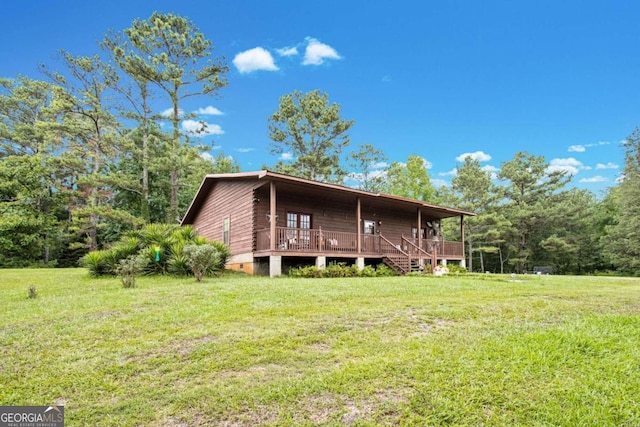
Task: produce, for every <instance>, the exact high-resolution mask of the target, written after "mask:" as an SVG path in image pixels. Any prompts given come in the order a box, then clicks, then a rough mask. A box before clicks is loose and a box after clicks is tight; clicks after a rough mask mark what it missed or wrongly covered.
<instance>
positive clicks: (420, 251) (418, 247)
mask: <svg viewBox="0 0 640 427" xmlns="http://www.w3.org/2000/svg"><path fill="white" fill-rule="evenodd" d="M401 239H402V241H403V242H406V243H408V244H409V245H410V246H411V247H413V248H415V249H417V250H418V252H419V253H422V254H423V255H425V256H427V257H429V258H431V254H430V253H429V252H427V251H425V250H424V249H422V248H421V247H420V246H418V245H416V244H415V243H413V242H412V241H411V240H409V239H407V238H406V237H404V234H403V235H402V236H401Z"/></svg>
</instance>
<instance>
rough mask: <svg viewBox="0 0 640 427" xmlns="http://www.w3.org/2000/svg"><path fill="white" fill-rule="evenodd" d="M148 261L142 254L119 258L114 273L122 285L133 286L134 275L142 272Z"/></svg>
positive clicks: (134, 285) (134, 284)
mask: <svg viewBox="0 0 640 427" xmlns="http://www.w3.org/2000/svg"><path fill="white" fill-rule="evenodd" d="M148 262H149V260H148V259H147V258H145V257H144V256H143V255H129V256H128V257H126V258H125V259H121V260H120V261H119V262H118V265H117V267H116V268H115V273H116V275H117V276H118V277H119V278H120V280H121V281H122V286H123V287H125V288H135V287H136V277H137V276H138V275H140V274H141V273H142V271H143V270H144V268H145V266H146V264H147V263H148Z"/></svg>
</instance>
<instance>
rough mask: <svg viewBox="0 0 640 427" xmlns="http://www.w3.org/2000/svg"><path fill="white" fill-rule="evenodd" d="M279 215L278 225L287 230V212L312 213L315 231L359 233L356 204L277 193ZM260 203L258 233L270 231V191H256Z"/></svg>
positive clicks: (257, 206) (317, 197)
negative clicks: (320, 228)
mask: <svg viewBox="0 0 640 427" xmlns="http://www.w3.org/2000/svg"><path fill="white" fill-rule="evenodd" d="M276 193H277V196H276V197H277V201H276V202H277V203H276V211H277V214H278V218H277V222H276V225H277V226H279V227H285V226H286V225H287V212H299V213H308V214H311V215H312V219H311V221H312V224H311V226H312V228H314V229H317V228H319V227H322V228H327V229H331V230H333V231H341V232H349V233H355V232H356V231H357V229H356V202H355V199H354V200H353V201H352V202H347V203H345V202H344V201H338V200H335V199H331V198H330V197H322V196H319V195H318V194H315V193H311V192H309V193H307V194H304V195H291V194H288V193H285V192H283V191H281V190H276ZM256 194H257V195H258V197H257V198H258V199H259V202H256V229H257V230H264V229H267V228H269V223H268V222H267V214H268V213H269V192H268V187H267V188H264V187H263V188H261V189H259V190H257V191H256Z"/></svg>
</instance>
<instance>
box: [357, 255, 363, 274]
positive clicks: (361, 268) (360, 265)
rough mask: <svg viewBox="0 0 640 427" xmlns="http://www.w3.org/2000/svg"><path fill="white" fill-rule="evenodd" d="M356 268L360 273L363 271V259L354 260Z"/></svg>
mask: <svg viewBox="0 0 640 427" xmlns="http://www.w3.org/2000/svg"><path fill="white" fill-rule="evenodd" d="M356 267H358V270H360V271H362V270H364V257H358V258H356Z"/></svg>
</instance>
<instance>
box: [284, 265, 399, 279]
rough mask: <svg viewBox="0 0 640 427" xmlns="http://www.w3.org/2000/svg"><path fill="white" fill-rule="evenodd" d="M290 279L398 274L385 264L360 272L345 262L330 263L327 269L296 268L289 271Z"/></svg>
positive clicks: (368, 266)
mask: <svg viewBox="0 0 640 427" xmlns="http://www.w3.org/2000/svg"><path fill="white" fill-rule="evenodd" d="M289 276H290V277H306V278H321V277H333V278H336V277H388V276H397V274H396V272H395V271H393V270H392V269H391V268H389V267H387V266H386V265H385V264H379V265H377V266H376V268H373V267H372V266H370V265H366V266H365V267H364V268H363V269H362V270H359V269H358V267H356V266H355V265H347V264H346V263H344V262H336V263H333V262H332V263H330V264H329V265H328V266H326V267H325V268H318V267H316V266H315V265H311V266H303V267H296V268H292V269H290V270H289Z"/></svg>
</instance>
